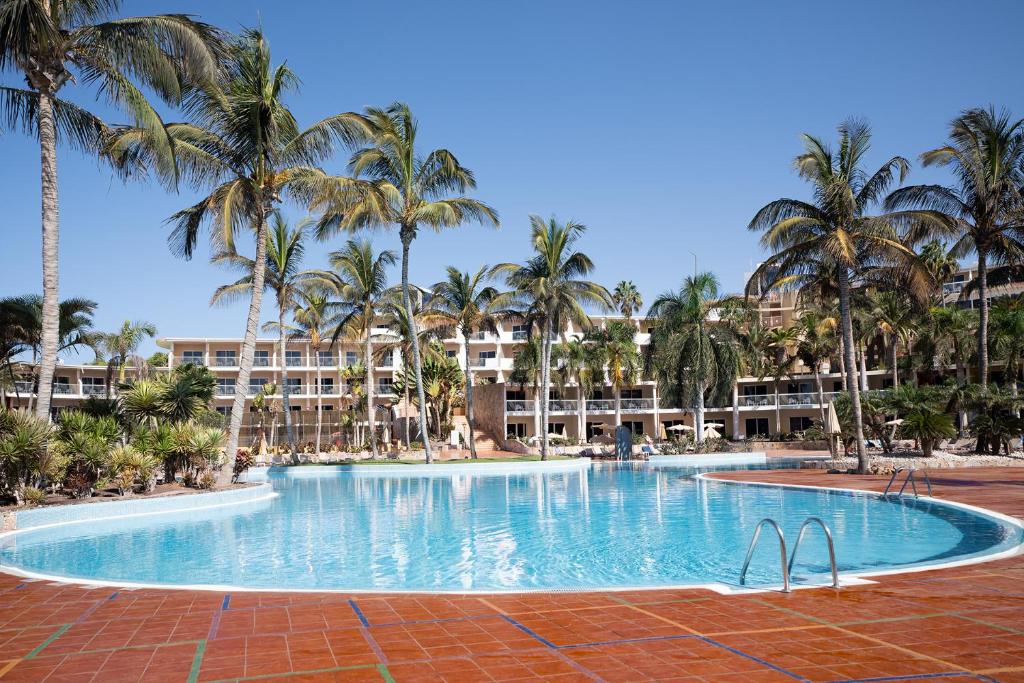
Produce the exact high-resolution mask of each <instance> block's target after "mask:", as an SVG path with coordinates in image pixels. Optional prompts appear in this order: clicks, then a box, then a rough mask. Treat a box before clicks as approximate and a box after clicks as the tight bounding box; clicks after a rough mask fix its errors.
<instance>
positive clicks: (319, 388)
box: [314, 344, 324, 456]
mask: <svg viewBox="0 0 1024 683" xmlns="http://www.w3.org/2000/svg"><path fill="white" fill-rule="evenodd" d="M314 357H315V358H316V429H315V430H314V433H315V434H316V454H317V455H318V456H319V455H320V437H321V435H322V434H323V424H324V423H323V414H324V387H323V382H322V381H321V374H320V345H319V344H317V347H316V355H315V356H314Z"/></svg>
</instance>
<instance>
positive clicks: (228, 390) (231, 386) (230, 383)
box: [217, 377, 235, 396]
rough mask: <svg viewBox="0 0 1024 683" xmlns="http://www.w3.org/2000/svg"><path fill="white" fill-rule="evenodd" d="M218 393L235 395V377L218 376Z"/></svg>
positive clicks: (220, 394) (219, 394)
mask: <svg viewBox="0 0 1024 683" xmlns="http://www.w3.org/2000/svg"><path fill="white" fill-rule="evenodd" d="M217 395H218V396H234V395H235V378H234V377H218V378H217Z"/></svg>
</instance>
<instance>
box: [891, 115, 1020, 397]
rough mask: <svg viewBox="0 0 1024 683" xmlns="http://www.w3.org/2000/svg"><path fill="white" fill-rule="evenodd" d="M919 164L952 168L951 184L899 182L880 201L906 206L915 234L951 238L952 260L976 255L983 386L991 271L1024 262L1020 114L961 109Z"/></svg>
mask: <svg viewBox="0 0 1024 683" xmlns="http://www.w3.org/2000/svg"><path fill="white" fill-rule="evenodd" d="M921 162H922V163H923V164H924V165H925V166H944V167H948V168H950V170H952V171H953V176H954V178H955V185H953V186H950V187H947V186H943V185H913V186H910V187H904V188H901V189H899V190H896V191H895V192H893V193H892V194H890V195H889V197H888V198H886V200H885V206H886V208H887V209H888V210H897V209H903V210H905V213H906V214H907V215H908V216H909V217H910V219H911V220H912V221H913V222H915V223H917V225H915V231H914V233H915V234H914V237H915V238H916V239H924V238H927V237H930V236H931V235H933V234H935V233H939V234H944V235H948V236H950V237H953V238H954V239H955V240H956V241H955V242H954V244H953V246H952V248H951V250H950V253H951V254H952V255H953V256H954V257H957V258H962V257H964V256H967V255H968V254H970V253H971V252H973V253H974V254H976V255H977V257H978V274H977V279H978V304H979V308H978V313H979V324H978V347H977V350H978V381H979V382H980V383H981V384H987V383H988V373H989V368H988V366H989V343H988V313H989V301H988V268H989V265H990V263H1016V262H1019V261H1021V260H1022V259H1024V221H1022V217H1021V216H1022V211H1024V195H1022V192H1021V188H1022V186H1024V119H1019V120H1016V121H1014V120H1012V119H1011V118H1010V116H1009V114H1008V113H1006V112H1000V113H997V112H996V111H995V109H993V108H991V107H990V108H989V109H971V110H969V111H965V112H964V113H962V114H961V115H960V116H958V117H957V118H956V119H954V120H953V122H952V123H951V124H950V131H949V141H948V142H947V144H946V145H944V146H942V147H939V148H937V149H933V150H931V151H928V152H925V153H924V154H922V155H921ZM936 217H942V218H944V219H945V221H937V220H936Z"/></svg>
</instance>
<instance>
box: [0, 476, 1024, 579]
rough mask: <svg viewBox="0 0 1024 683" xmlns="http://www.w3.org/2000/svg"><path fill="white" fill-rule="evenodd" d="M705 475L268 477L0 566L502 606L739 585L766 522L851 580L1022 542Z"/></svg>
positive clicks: (923, 516)
mask: <svg viewBox="0 0 1024 683" xmlns="http://www.w3.org/2000/svg"><path fill="white" fill-rule="evenodd" d="M396 467H398V466H396ZM443 467H445V466H436V468H437V470H438V474H440V473H442V472H443V469H441V468H443ZM394 472H396V473H398V472H399V470H394ZM696 473H697V470H696V469H693V468H688V467H683V466H670V467H666V466H661V467H655V466H652V465H649V464H634V465H604V464H595V465H594V466H592V467H591V468H589V469H582V470H579V471H573V472H545V473H543V474H541V473H531V474H520V475H503V474H476V473H473V474H449V475H444V476H429V477H427V476H419V475H405V476H394V475H391V474H389V473H387V472H385V473H384V474H379V473H374V474H368V473H366V472H362V473H354V472H351V471H346V472H338V471H332V470H329V469H325V470H318V468H302V469H301V470H299V471H297V472H295V473H294V474H288V473H282V474H277V473H274V474H271V475H270V477H269V482H270V484H271V485H272V486H273V488H274V490H275V491H276V492H277V493H278V494H280V495H278V496H277V497H274V498H272V499H269V500H264V501H260V502H249V503H244V504H239V505H231V506H225V507H220V508H216V509H207V510H197V511H192V512H187V513H182V512H176V513H167V514H159V515H152V516H144V517H129V518H122V519H113V520H102V521H94V522H88V523H78V524H69V525H64V526H57V527H51V528H44V529H38V530H29V531H25V532H22V533H18V534H14V535H11V536H8V537H6V538H2V539H0V565H4V566H7V567H13V568H17V569H21V570H25V571H29V572H36V573H41V574H48V575H60V576H66V577H75V578H86V579H100V580H107V581H115V582H132V583H155V584H189V585H219V586H244V587H254V588H305V589H316V588H323V589H370V590H372V589H381V590H451V591H459V590H494V591H502V590H523V589H557V588H597V587H626V586H668V585H682V584H696V583H708V582H721V583H725V584H733V585H735V584H736V583H737V581H738V577H739V570H740V566H741V565H742V562H743V556H744V554H745V552H746V549H747V544H748V542H749V540H750V537H751V535H752V533H753V531H754V527H755V526H756V524H757V523H758V521H759V520H761V519H762V518H764V517H774V518H775V519H777V520H779V521H780V522H781V524H782V526H783V529H784V530H785V533H786V536H787V539H788V540H789V543H790V545H792V543H793V542H794V541H795V537H796V533H797V530H798V529H799V526H800V524H801V522H802V521H803V520H804V519H805V518H806V517H808V516H811V515H814V516H819V517H821V518H822V519H824V520H825V521H826V522H827V523H828V524H829V526H830V527H831V528H832V531H833V534H834V537H835V542H836V549H837V555H838V560H839V565H840V570H841V571H870V570H881V569H888V568H893V567H906V566H909V565H921V564H935V563H940V562H948V561H951V560H954V559H964V558H967V557H973V556H978V555H983V554H989V553H994V552H997V551H1000V550H1005V549H1009V548H1012V547H1014V546H1015V545H1017V544H1020V543H1021V542H1022V540H1024V539H1022V534H1021V530H1020V529H1019V528H1018V527H1015V526H1012V525H1009V524H1007V523H1005V522H1003V521H1002V520H999V519H997V518H994V517H989V516H986V515H980V514H977V513H975V512H971V511H968V510H964V509H961V508H956V507H951V506H947V505H942V504H937V503H933V502H927V501H923V500H922V501H917V500H914V499H912V498H905V499H902V500H881V499H879V498H877V497H875V496H869V495H850V494H846V493H842V492H827V491H817V490H801V489H783V488H777V487H762V486H746V485H737V484H729V483H721V482H714V481H707V480H699V479H695V478H694V475H695V474H696ZM777 547H778V546H777V544H776V542H775V540H774V538H773V536H770V535H767V534H766V535H764V536H763V539H762V544H761V548H760V550H759V551H758V552H757V553H756V554H755V557H754V561H753V563H752V565H751V570H750V577H749V579H748V583H750V584H755V585H756V584H759V583H760V584H769V583H778V582H779V568H778V561H779V560H778V550H777ZM826 557H827V554H826V550H825V546H824V542H823V540H822V539H821V538H820V532H817V531H816V530H814V531H811V532H809V536H808V538H807V539H805V542H804V544H803V545H802V546H801V550H800V557H798V559H797V563H796V567H795V570H794V575H795V580H796V581H798V582H800V581H804V582H816V583H823V582H825V580H826V575H827V572H828V566H827V560H826Z"/></svg>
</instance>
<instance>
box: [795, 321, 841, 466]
mask: <svg viewBox="0 0 1024 683" xmlns="http://www.w3.org/2000/svg"><path fill="white" fill-rule="evenodd" d="M795 327H796V330H797V337H798V341H797V346H796V354H797V357H798V358H799V359H800V361H801V362H802V363H803V364H804V365H806V366H807V367H809V368H811V371H812V372H813V373H814V387H815V389H816V390H817V392H818V409H819V417H820V419H821V424H822V425H825V424H826V422H827V420H826V414H825V410H826V408H825V392H824V390H823V388H822V385H821V365H822V363H824V362H825V361H826V360H829V359H830V358H832V356H833V354H835V352H836V350H837V344H836V335H835V328H834V326H833V324H832V320H831V319H829V318H828V317H826V316H823V315H822V314H821V313H819V312H817V311H814V310H807V311H804V312H803V313H801V315H800V317H799V318H797V320H796V325H795ZM827 441H828V445H829V451H830V452H831V451H832V450H833V448H832V447H833V443H832V439H827ZM832 455H833V456H835V453H832Z"/></svg>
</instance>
